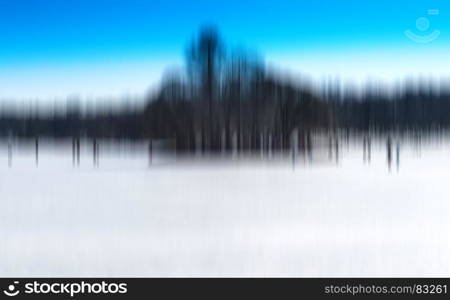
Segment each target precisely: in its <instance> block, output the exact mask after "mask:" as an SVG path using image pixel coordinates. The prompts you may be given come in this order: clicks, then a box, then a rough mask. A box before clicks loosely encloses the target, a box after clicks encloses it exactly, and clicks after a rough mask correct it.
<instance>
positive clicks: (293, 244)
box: [0, 144, 450, 277]
mask: <svg viewBox="0 0 450 300" xmlns="http://www.w3.org/2000/svg"><path fill="white" fill-rule="evenodd" d="M5 151H6V150H5V148H4V147H3V148H1V149H0V276H13V277H21V276H49V277H53V276H117V277H122V276H356V277H358V276H446V277H448V276H450V145H448V144H447V145H440V146H439V147H437V146H436V145H434V144H433V145H429V146H424V147H422V149H421V150H420V151H417V150H414V148H412V147H409V146H402V151H401V160H400V169H399V171H398V172H397V170H396V167H395V160H394V165H393V168H392V171H391V172H389V171H388V168H387V165H386V151H385V146H384V145H376V147H374V149H373V153H372V161H371V164H370V165H369V164H364V163H363V159H362V148H361V144H359V145H350V147H349V148H346V147H343V148H342V150H341V151H340V153H341V158H340V160H339V163H338V164H336V163H335V162H334V161H328V160H327V159H324V158H322V159H318V160H317V161H316V162H314V163H312V164H309V163H304V162H303V161H302V159H301V158H300V159H299V161H298V163H297V165H296V166H295V169H294V168H293V166H292V163H291V161H290V160H289V159H286V160H285V161H280V160H278V161H271V162H270V161H258V160H257V159H254V160H252V161H247V160H238V161H232V162H230V161H216V162H212V161H211V162H209V163H200V162H188V161H178V162H174V161H173V160H158V159H155V161H154V164H153V165H152V166H151V167H149V164H148V160H147V157H146V155H145V154H143V153H141V154H139V153H137V154H136V155H131V154H130V153H131V151H128V152H127V153H128V155H119V154H117V153H116V154H111V155H103V156H100V166H99V168H94V167H93V166H92V156H91V153H90V152H89V151H88V150H86V152H85V153H82V157H81V166H80V168H73V167H72V158H71V154H70V151H69V150H67V151H66V150H64V151H62V150H61V149H56V150H54V151H51V150H50V149H47V150H45V149H43V150H42V151H41V154H40V158H39V167H36V165H35V162H34V154H33V152H32V151H28V152H27V151H25V152H23V153H22V152H21V153H17V154H14V156H13V160H12V167H11V168H9V167H8V159H7V155H6V152H5ZM394 153H395V152H394ZM325 156H326V155H325ZM325 156H324V157H325ZM394 157H395V154H394Z"/></svg>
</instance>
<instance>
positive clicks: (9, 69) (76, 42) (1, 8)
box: [0, 0, 450, 98]
mask: <svg viewBox="0 0 450 300" xmlns="http://www.w3.org/2000/svg"><path fill="white" fill-rule="evenodd" d="M430 9H434V10H439V14H436V11H434V13H433V12H432V13H431V14H429V12H428V10H430ZM449 14H450V1H448V0H439V1H437V0H431V1H414V0H410V1H406V0H404V1H393V0H377V1H375V0H367V1H361V0H359V1H355V0H346V1H333V0H315V1H305V0H297V1H294V0H277V1H266V0H260V1H244V0H240V1H236V0H228V1H211V0H210V1H205V0H197V1H175V0H165V1H144V0H127V1H125V0H122V1H116V0H40V1H39V0H0V98H52V97H64V96H68V95H74V94H77V95H80V96H82V97H99V96H118V95H124V94H131V95H139V94H143V93H145V92H146V91H147V90H148V89H149V88H151V86H154V85H155V84H157V82H158V80H159V78H160V76H161V74H162V72H163V71H164V69H165V68H166V67H171V66H174V65H180V64H182V60H183V53H184V48H185V47H186V44H187V43H188V42H189V40H190V39H191V38H192V37H193V35H195V33H196V32H197V30H198V28H199V27H200V25H201V24H205V23H213V24H216V25H217V26H218V27H219V29H220V31H221V33H222V35H223V37H224V39H225V40H226V41H227V42H228V43H229V44H230V45H236V46H237V45H243V46H245V47H248V48H252V49H255V50H257V51H258V52H259V53H261V54H262V55H263V57H265V59H266V61H267V62H268V63H270V64H271V65H275V66H279V67H280V68H285V69H289V70H290V71H293V72H294V73H296V72H298V73H303V74H308V75H311V76H313V77H314V78H322V77H324V76H340V77H342V78H347V79H349V80H351V79H354V80H364V79H365V78H367V77H369V76H370V77H372V76H373V77H375V78H378V77H379V78H383V79H386V80H392V79H395V78H401V77H403V76H405V75H417V74H425V75H433V76H441V75H445V74H449V73H450V63H449V61H450V59H448V57H449V55H450V51H449V50H450V15H449ZM419 18H422V19H420V20H419V26H418V25H417V24H416V21H417V20H418V19H419ZM424 18H426V19H425V20H424ZM427 20H428V22H429V23H426V21H427ZM424 22H425V23H424ZM426 25H428V26H426ZM421 26H422V27H421ZM406 30H410V32H412V33H413V34H415V35H416V36H418V37H419V38H420V37H428V36H432V37H433V36H436V33H438V36H437V38H436V39H434V40H433V41H431V42H428V43H417V42H415V41H414V40H412V39H411V38H409V37H408V36H407V35H405V31H406ZM435 31H438V32H435ZM413 37H414V36H413ZM413 39H414V38H413ZM447 70H448V71H447Z"/></svg>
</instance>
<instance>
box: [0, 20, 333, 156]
mask: <svg viewBox="0 0 450 300" xmlns="http://www.w3.org/2000/svg"><path fill="white" fill-rule="evenodd" d="M146 103H147V105H146V106H145V108H144V109H143V110H140V111H133V110H130V111H119V112H109V113H107V112H102V113H96V114H83V113H81V111H80V108H79V106H78V105H76V102H75V104H73V103H72V105H68V106H67V107H66V111H65V113H63V114H54V115H53V116H51V117H42V116H38V115H33V114H31V115H28V116H24V115H21V116H19V115H12V114H9V115H8V114H5V113H1V115H0V135H2V136H7V135H11V134H12V135H14V136H19V137H30V138H31V137H41V136H45V137H55V138H63V137H80V136H86V137H90V138H95V137H98V138H100V137H105V138H128V139H143V138H145V139H150V138H153V139H174V140H175V143H176V147H177V149H180V150H186V151H193V150H199V149H201V150H204V151H218V150H229V149H240V150H243V149H256V148H260V147H272V148H274V149H275V148H287V147H288V146H289V138H290V136H291V135H292V133H293V132H294V131H295V132H296V134H298V135H305V133H306V132H309V131H310V130H313V129H319V128H323V129H327V128H331V127H332V124H333V113H332V111H331V110H330V105H328V104H327V103H326V102H324V101H321V100H320V99H318V98H317V97H316V96H315V95H314V94H313V93H312V92H311V91H309V90H308V89H306V88H302V87H300V86H298V85H297V84H295V83H293V82H289V81H287V80H281V79H280V78H278V77H277V76H276V75H274V74H270V73H269V72H268V71H267V70H266V68H265V65H264V63H263V61H262V60H261V59H260V58H259V57H258V56H257V55H253V54H251V53H249V52H247V51H242V50H241V51H229V50H228V49H226V47H225V45H224V43H223V42H222V40H221V39H220V37H219V34H218V33H217V31H216V30H215V28H213V27H205V28H203V29H202V30H201V31H200V33H199V35H198V36H197V37H196V38H194V39H193V41H192V43H191V44H190V46H189V47H188V49H187V51H186V67H185V69H183V70H177V71H173V72H170V73H168V74H167V75H166V76H165V77H164V79H163V82H162V84H161V86H160V89H159V92H158V93H157V94H156V95H152V96H150V97H148V99H147V102H146Z"/></svg>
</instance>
